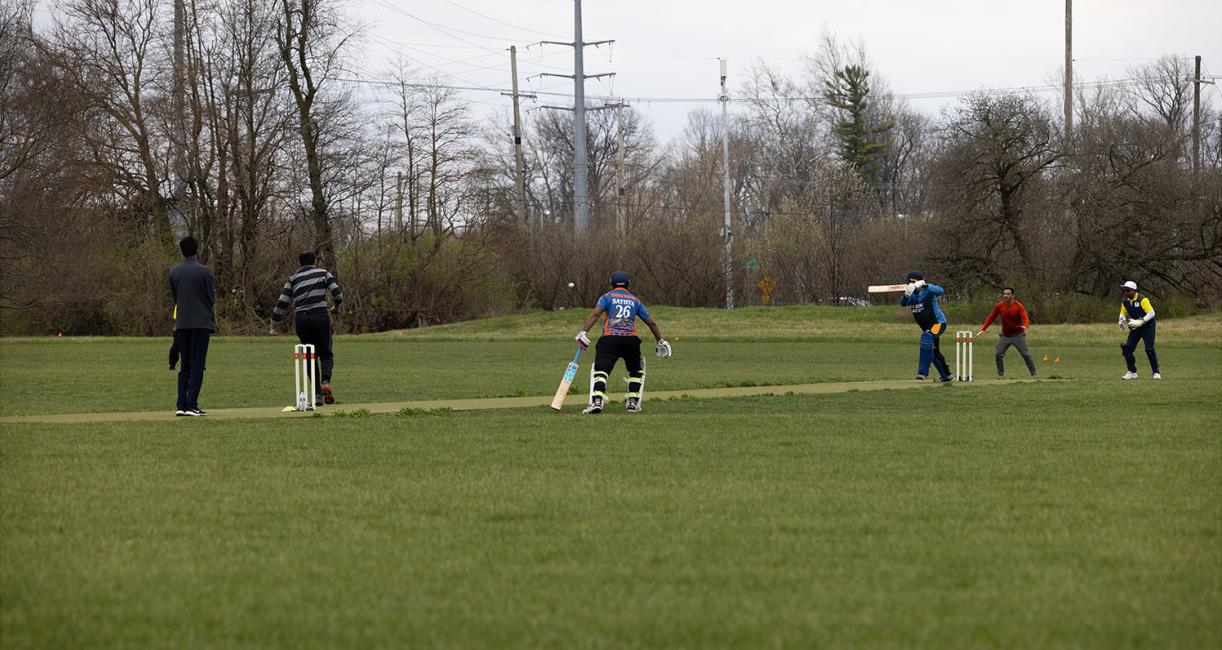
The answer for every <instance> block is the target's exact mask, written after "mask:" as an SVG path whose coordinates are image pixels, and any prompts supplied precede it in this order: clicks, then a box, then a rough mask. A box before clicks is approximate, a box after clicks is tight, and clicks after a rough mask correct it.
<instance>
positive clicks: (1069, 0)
mask: <svg viewBox="0 0 1222 650" xmlns="http://www.w3.org/2000/svg"><path fill="white" fill-rule="evenodd" d="M1065 151H1066V153H1070V152H1072V151H1073V0H1065Z"/></svg>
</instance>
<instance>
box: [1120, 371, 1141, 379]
mask: <svg viewBox="0 0 1222 650" xmlns="http://www.w3.org/2000/svg"><path fill="white" fill-rule="evenodd" d="M1120 378H1121V379H1124V380H1125V381H1128V380H1130V379H1137V373H1135V372H1126V373H1124V374H1123V375H1121V376H1120Z"/></svg>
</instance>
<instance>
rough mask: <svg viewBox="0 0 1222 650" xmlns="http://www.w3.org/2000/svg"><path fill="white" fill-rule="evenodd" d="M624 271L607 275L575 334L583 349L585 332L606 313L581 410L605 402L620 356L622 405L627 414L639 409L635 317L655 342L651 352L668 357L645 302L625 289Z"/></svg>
mask: <svg viewBox="0 0 1222 650" xmlns="http://www.w3.org/2000/svg"><path fill="white" fill-rule="evenodd" d="M629 284H630V281H629V278H628V274H627V273H626V272H624V271H616V272H615V273H612V274H611V290H610V291H608V292H607V293H604V294H603V295H602V297H601V298H599V299H598V305H597V306H595V307H594V311H592V312H590V315H589V316H588V317H587V318H586V322H585V325H583V326H582V328H581V331H580V332H578V333H577V344H578V345H580V346H581V348H582V349H583V350H584V349H585V348H587V347H589V345H590V337H589V331H590V328H591V327H594V324H595V323H597V322H598V319H599V318H602V317H603V316H606V318H607V320H606V322H605V323H604V324H603V335H602V336H601V337H599V339H598V343H597V344H596V345H595V346H594V350H595V356H594V367H593V369H592V370H591V371H590V403H589V405H588V406H586V408H585V410H584V411H582V413H584V414H586V415H593V414H595V413H602V410H603V406H604V405H605V404H606V401H607V379H608V378H609V377H610V375H611V371H612V370H613V369H614V368H615V362H616V361H618V360H620V359H623V360H624V365H625V366H626V367H627V368H628V394H627V395H626V398H627V399H626V400H625V402H626V406H627V409H628V412H629V413H635V412H637V411H640V410H641V399H642V398H643V396H644V391H645V358H644V357H643V356H641V339H640V337H638V336H637V335H636V319H638V318H640V319H641V321H642V322H644V323H645V325H647V326H649V331H650V332H653V337H654V338H655V339H657V341H658V344H657V346H656V347H655V348H654V352H655V353H656V354H657V355H658V358H660V359H666V358H669V357H670V354H671V349H670V343H667V342H666V339H664V338H662V331H661V330H660V329H658V324H657V323H656V322H655V321H654V320H653V316H650V315H649V310H647V309H645V303H643V302H641V299H640V298H637V297H636V296H635V295H633V293H632V291H630V290H629V289H628V285H629Z"/></svg>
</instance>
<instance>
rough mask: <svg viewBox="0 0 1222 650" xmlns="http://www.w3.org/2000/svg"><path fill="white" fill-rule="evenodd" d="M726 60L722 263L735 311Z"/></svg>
mask: <svg viewBox="0 0 1222 650" xmlns="http://www.w3.org/2000/svg"><path fill="white" fill-rule="evenodd" d="M726 67H727V66H726V60H725V59H721V96H720V97H718V98H717V99H718V101H720V102H721V175H722V182H721V185H722V198H723V199H724V200H725V208H726V219H725V225H724V226H723V227H722V231H721V236H722V237H723V238H724V239H725V245H726V250H725V255H724V257H723V258H722V261H721V267H722V272H723V273H724V274H725V276H726V309H734V231H733V230H731V229H730V118H729V104H730V93H729V92H728V91H727V90H726Z"/></svg>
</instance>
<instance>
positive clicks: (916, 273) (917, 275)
mask: <svg viewBox="0 0 1222 650" xmlns="http://www.w3.org/2000/svg"><path fill="white" fill-rule="evenodd" d="M924 279H925V275H924V274H923V273H921V272H920V271H912V272H911V273H909V274H908V281H909V282H912V281H913V280H924Z"/></svg>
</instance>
